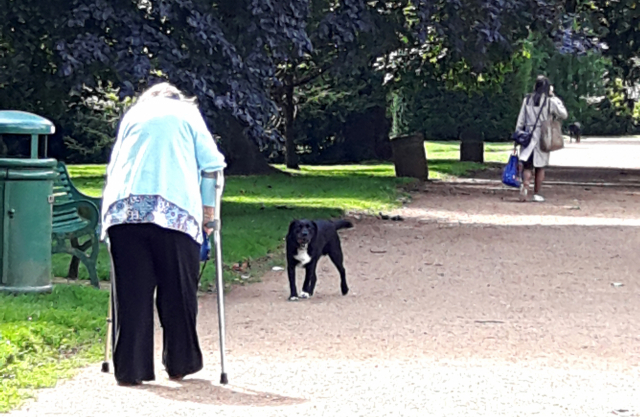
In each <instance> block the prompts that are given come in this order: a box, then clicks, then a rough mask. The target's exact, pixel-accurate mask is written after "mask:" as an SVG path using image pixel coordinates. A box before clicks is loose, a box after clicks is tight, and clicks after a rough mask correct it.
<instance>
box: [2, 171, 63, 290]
mask: <svg viewBox="0 0 640 417" xmlns="http://www.w3.org/2000/svg"><path fill="white" fill-rule="evenodd" d="M56 163H57V161H56V160H55V159H0V208H1V209H2V214H1V215H0V271H1V273H2V276H1V282H0V291H5V292H47V291H51V288H52V285H51V276H52V273H51V223H52V203H53V181H54V180H55V179H56V177H57V175H58V174H57V173H56V171H55V166H56Z"/></svg>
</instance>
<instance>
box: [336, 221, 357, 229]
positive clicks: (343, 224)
mask: <svg viewBox="0 0 640 417" xmlns="http://www.w3.org/2000/svg"><path fill="white" fill-rule="evenodd" d="M333 224H334V226H335V227H336V230H340V229H351V228H352V227H353V223H351V222H350V221H349V220H336V221H334V222H333Z"/></svg>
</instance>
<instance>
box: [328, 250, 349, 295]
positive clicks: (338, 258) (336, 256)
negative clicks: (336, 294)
mask: <svg viewBox="0 0 640 417" xmlns="http://www.w3.org/2000/svg"><path fill="white" fill-rule="evenodd" d="M329 258H330V259H331V262H333V264H334V265H335V266H336V268H337V269H338V272H340V290H341V291H342V295H347V294H348V293H349V286H348V285H347V273H346V271H345V270H344V264H343V262H344V259H343V256H342V248H341V246H340V241H339V240H336V242H335V243H334V245H333V247H332V248H331V250H330V251H329Z"/></svg>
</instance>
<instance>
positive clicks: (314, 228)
mask: <svg viewBox="0 0 640 417" xmlns="http://www.w3.org/2000/svg"><path fill="white" fill-rule="evenodd" d="M311 224H312V225H313V235H314V236H318V223H316V222H315V221H312V222H311Z"/></svg>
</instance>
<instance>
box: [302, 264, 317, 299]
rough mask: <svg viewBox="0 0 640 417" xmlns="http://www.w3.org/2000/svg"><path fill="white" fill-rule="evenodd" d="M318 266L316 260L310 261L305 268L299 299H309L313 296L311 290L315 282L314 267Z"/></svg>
mask: <svg viewBox="0 0 640 417" xmlns="http://www.w3.org/2000/svg"><path fill="white" fill-rule="evenodd" d="M317 266H318V260H317V259H316V260H312V261H311V262H309V263H308V264H307V265H306V266H305V267H304V268H305V277H304V285H303V286H302V292H301V293H300V298H309V297H311V296H312V295H313V289H314V287H315V282H316V267H317Z"/></svg>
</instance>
